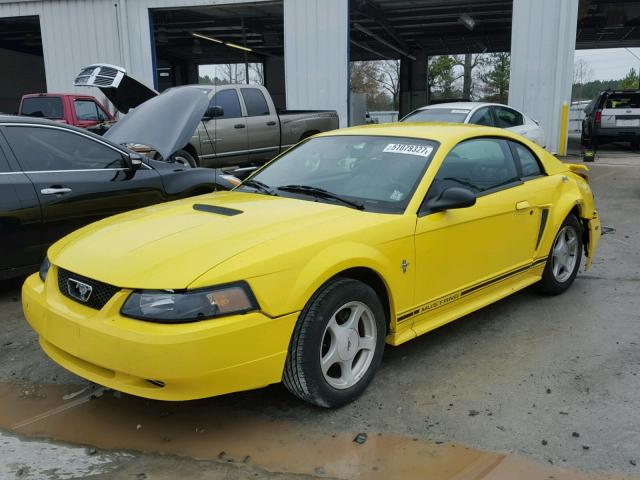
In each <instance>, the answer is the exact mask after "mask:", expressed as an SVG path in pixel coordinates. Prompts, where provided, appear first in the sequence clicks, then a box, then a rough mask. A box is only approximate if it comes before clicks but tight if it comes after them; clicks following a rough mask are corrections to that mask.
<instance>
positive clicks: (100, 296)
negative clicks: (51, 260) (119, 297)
mask: <svg viewBox="0 0 640 480" xmlns="http://www.w3.org/2000/svg"><path fill="white" fill-rule="evenodd" d="M70 279H71V280H78V281H79V282H82V283H85V284H87V285H89V286H90V287H91V288H92V291H91V295H89V298H88V300H87V301H82V300H80V299H79V298H76V297H74V296H73V295H72V294H71V292H70V290H69V288H70V287H69V280H70ZM58 288H59V289H60V293H62V294H63V295H64V296H65V297H67V298H70V299H71V300H73V301H74V302H78V303H80V304H82V305H86V306H87V307H90V308H95V309H96V310H100V309H101V308H102V307H104V306H105V305H106V304H107V302H108V301H109V300H111V297H113V296H114V295H115V294H116V293H117V292H118V291H119V290H120V289H119V288H118V287H114V286H113V285H109V284H108V283H103V282H99V281H98V280H92V279H90V278H87V277H84V276H82V275H77V274H75V273H72V272H70V271H68V270H63V269H62V268H59V269H58Z"/></svg>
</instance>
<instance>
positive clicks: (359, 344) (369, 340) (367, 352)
mask: <svg viewBox="0 0 640 480" xmlns="http://www.w3.org/2000/svg"><path fill="white" fill-rule="evenodd" d="M377 335H378V332H377V329H376V320H375V316H374V315H373V312H372V311H371V309H370V308H369V307H368V306H367V305H365V304H364V303H362V302H349V303H346V304H344V305H343V306H341V307H340V308H338V309H337V310H336V311H335V313H334V314H333V315H332V316H331V319H330V320H329V323H328V324H327V326H326V328H325V330H324V334H323V336H322V343H321V344H320V367H321V369H322V375H323V376H324V379H325V380H326V381H327V383H328V384H329V385H331V386H332V387H334V388H336V389H339V390H344V389H346V388H349V387H352V386H354V385H355V384H356V383H358V382H359V381H360V380H361V379H362V377H363V376H364V375H365V374H366V373H367V371H368V370H369V367H370V366H371V362H372V361H373V356H374V353H375V350H376V340H377Z"/></svg>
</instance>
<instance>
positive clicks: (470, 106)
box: [414, 102, 512, 112]
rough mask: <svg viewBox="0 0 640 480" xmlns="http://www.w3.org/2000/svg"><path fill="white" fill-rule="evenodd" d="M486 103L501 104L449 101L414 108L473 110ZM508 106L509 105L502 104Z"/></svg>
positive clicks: (487, 103)
mask: <svg viewBox="0 0 640 480" xmlns="http://www.w3.org/2000/svg"><path fill="white" fill-rule="evenodd" d="M486 105H501V104H499V103H489V102H447V103H436V104H433V105H425V106H424V107H420V108H417V109H415V110H414V112H415V111H419V110H431V109H434V108H459V109H461V110H473V109H474V108H478V107H482V106H486ZM501 106H505V107H508V105H501ZM509 108H512V107H509Z"/></svg>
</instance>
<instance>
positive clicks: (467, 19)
mask: <svg viewBox="0 0 640 480" xmlns="http://www.w3.org/2000/svg"><path fill="white" fill-rule="evenodd" d="M458 21H459V22H460V23H461V24H463V25H464V26H465V27H467V28H468V29H469V30H473V29H474V28H475V27H476V21H475V20H474V19H473V18H471V15H469V14H468V13H463V14H462V15H460V17H458Z"/></svg>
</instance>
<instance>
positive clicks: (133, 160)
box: [127, 153, 142, 172]
mask: <svg viewBox="0 0 640 480" xmlns="http://www.w3.org/2000/svg"><path fill="white" fill-rule="evenodd" d="M128 160H129V161H128V162H127V163H128V164H129V165H128V166H129V171H131V172H135V171H136V170H138V169H139V168H140V167H141V166H142V157H141V156H140V155H138V154H137V153H130V154H129V158H128Z"/></svg>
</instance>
